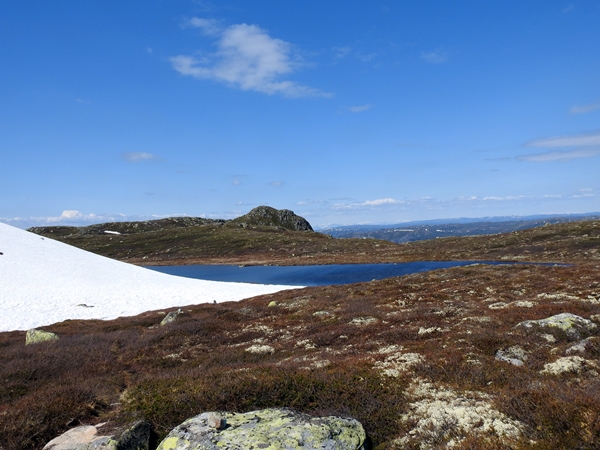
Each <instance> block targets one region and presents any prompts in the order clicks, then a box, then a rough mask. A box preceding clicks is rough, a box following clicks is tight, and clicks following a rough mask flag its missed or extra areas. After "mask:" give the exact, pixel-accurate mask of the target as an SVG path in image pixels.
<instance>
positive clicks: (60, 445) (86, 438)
mask: <svg viewBox="0 0 600 450" xmlns="http://www.w3.org/2000/svg"><path fill="white" fill-rule="evenodd" d="M104 425H106V424H104V423H102V424H99V425H95V426H94V425H84V426H80V427H75V428H72V429H70V430H69V431H67V432H65V433H63V434H61V435H60V436H58V437H57V438H54V439H52V440H51V441H50V442H48V443H47V444H46V445H45V446H44V448H43V450H149V449H150V442H151V439H152V430H151V427H150V424H149V423H148V422H144V421H139V422H135V423H134V424H132V425H131V426H129V427H127V428H125V429H117V430H112V431H111V432H110V433H106V435H101V434H99V433H100V430H99V429H100V428H102V427H103V426H104Z"/></svg>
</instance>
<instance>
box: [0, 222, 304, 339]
mask: <svg viewBox="0 0 600 450" xmlns="http://www.w3.org/2000/svg"><path fill="white" fill-rule="evenodd" d="M0 253H2V254H0V332H1V331H13V330H28V329H30V328H35V327H40V326H43V325H50V324H53V323H56V322H61V321H63V320H66V319H104V320H107V319H115V318H117V317H121V316H133V315H136V314H140V313H142V312H145V311H152V310H155V309H163V308H170V307H175V306H185V305H192V304H198V303H206V302H210V303H212V302H214V301H216V302H225V301H237V300H242V299H244V298H249V297H254V296H257V295H262V294H270V293H273V292H277V291H281V290H284V289H294V288H295V287H294V286H277V285H261V284H248V283H224V282H218V281H205V280H194V279H190V278H183V277H177V276H173V275H166V274H162V273H159V272H155V271H152V270H149V269H144V268H142V267H137V266H134V265H131V264H126V263H123V262H119V261H116V260H112V259H110V258H105V257H103V256H98V255H95V254H93V253H90V252H86V251H84V250H80V249H78V248H75V247H72V246H70V245H67V244H63V243H62V242H58V241H54V240H52V239H47V238H43V237H41V236H38V235H36V234H33V233H29V232H27V231H24V230H21V229H19V228H15V227H12V226H10V225H6V224H4V223H0Z"/></svg>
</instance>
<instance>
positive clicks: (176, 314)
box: [160, 308, 185, 325]
mask: <svg viewBox="0 0 600 450" xmlns="http://www.w3.org/2000/svg"><path fill="white" fill-rule="evenodd" d="M184 314H185V313H184V312H183V311H182V310H181V308H179V309H178V310H177V311H171V312H170V313H168V314H167V315H166V316H165V318H164V319H163V320H162V321H161V322H160V324H161V325H167V324H169V323H172V322H175V321H176V320H177V319H179V318H180V317H181V316H183V315H184Z"/></svg>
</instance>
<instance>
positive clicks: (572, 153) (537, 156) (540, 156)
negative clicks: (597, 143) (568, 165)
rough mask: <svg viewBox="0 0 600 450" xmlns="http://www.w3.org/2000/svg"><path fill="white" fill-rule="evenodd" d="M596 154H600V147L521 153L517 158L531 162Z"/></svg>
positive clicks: (589, 156) (588, 156)
mask: <svg viewBox="0 0 600 450" xmlns="http://www.w3.org/2000/svg"><path fill="white" fill-rule="evenodd" d="M596 155H600V149H574V150H565V151H554V152H544V153H534V154H530V155H520V156H517V157H516V159H518V160H519V161H531V162H549V161H570V160H572V159H581V158H591V157H593V156H596Z"/></svg>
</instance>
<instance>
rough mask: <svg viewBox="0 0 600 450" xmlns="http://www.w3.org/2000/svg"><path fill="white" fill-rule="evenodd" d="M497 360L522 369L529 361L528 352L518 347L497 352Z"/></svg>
mask: <svg viewBox="0 0 600 450" xmlns="http://www.w3.org/2000/svg"><path fill="white" fill-rule="evenodd" d="M496 359H497V360H498V361H503V362H507V363H510V364H512V365H513V366H517V367H520V366H522V365H523V364H524V363H525V361H527V352H526V351H525V350H523V349H522V348H521V347H519V346H518V345H514V346H512V347H509V348H507V349H505V350H498V351H497V352H496Z"/></svg>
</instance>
